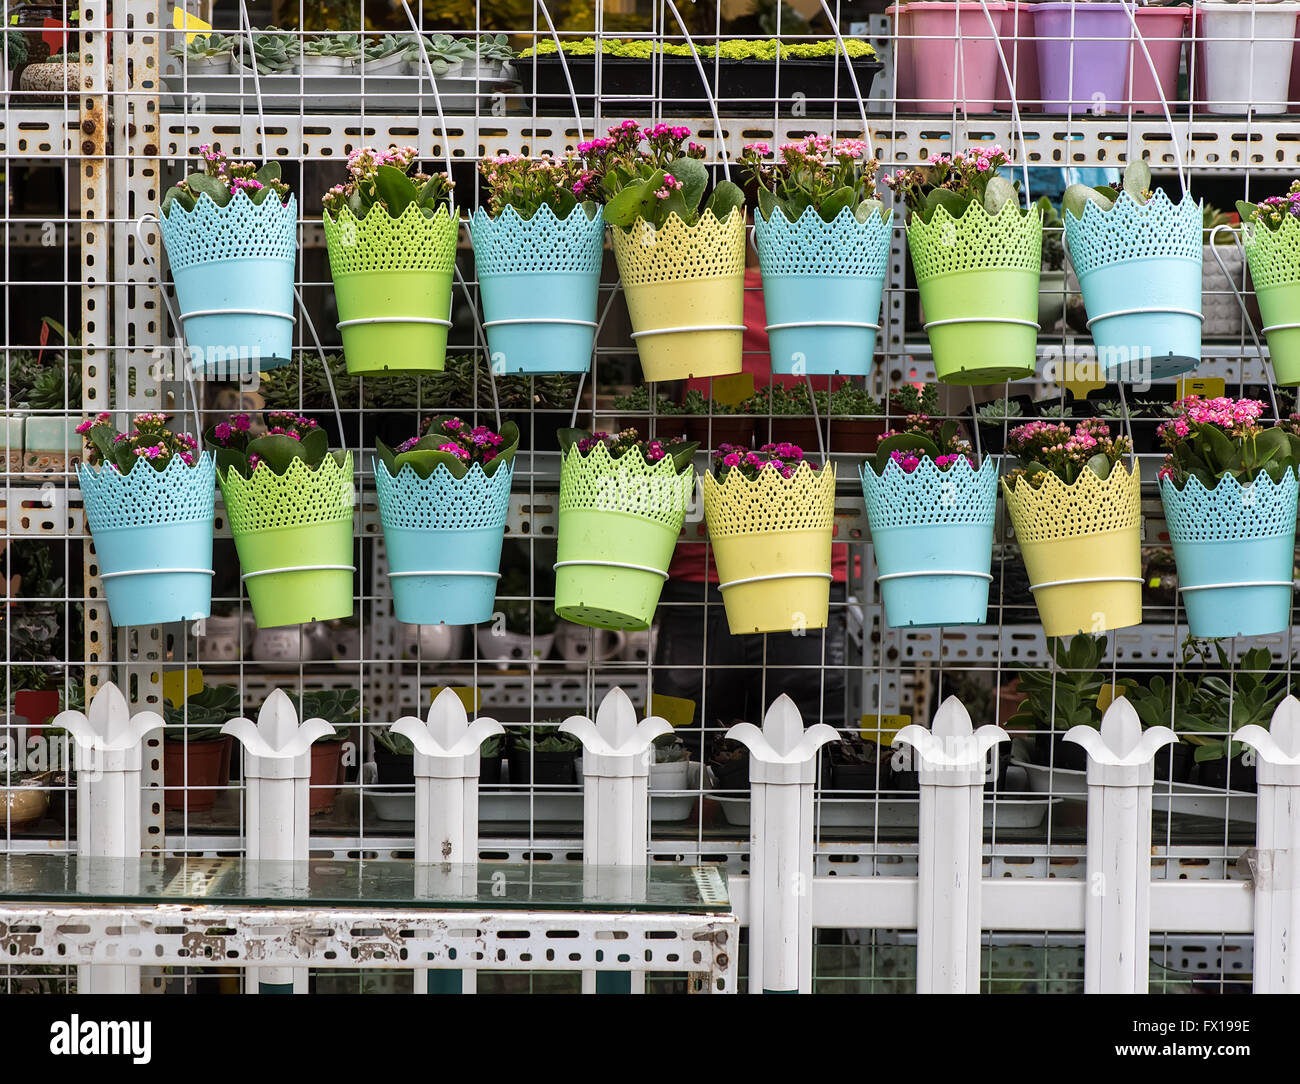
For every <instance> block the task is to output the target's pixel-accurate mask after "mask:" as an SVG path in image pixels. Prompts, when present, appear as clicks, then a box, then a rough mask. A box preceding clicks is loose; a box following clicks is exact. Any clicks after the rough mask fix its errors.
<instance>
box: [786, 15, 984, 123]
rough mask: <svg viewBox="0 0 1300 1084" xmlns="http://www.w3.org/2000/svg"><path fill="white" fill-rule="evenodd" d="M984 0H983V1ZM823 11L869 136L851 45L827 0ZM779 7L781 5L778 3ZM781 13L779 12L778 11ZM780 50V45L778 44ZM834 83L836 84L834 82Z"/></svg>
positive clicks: (865, 111)
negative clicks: (846, 39) (837, 46)
mask: <svg viewBox="0 0 1300 1084" xmlns="http://www.w3.org/2000/svg"><path fill="white" fill-rule="evenodd" d="M982 2H983V0H981V3H982ZM820 3H821V6H822V11H824V12H825V13H826V21H827V23H829V24H830V28H831V32H832V33H833V34H834V35H835V41H836V42H837V43H838V44H839V47H840V49H841V50H842V51H843V52H844V66H845V67H846V68H848V71H849V81H850V82H851V83H852V84H853V96H854V97H855V98H857V100H858V115H859V116H860V117H861V118H862V134H863V135H866V136H868V137H869V135H870V133H869V131H868V125H867V107H866V104H865V103H864V102H863V101H862V88H861V87H859V86H858V73H857V72H855V71H854V70H853V58H852V57H851V56H849V47H848V45H846V44H845V42H844V35H842V34H841V33H840V26H839V21H838V20H837V19H836V18H835V16H834V15H833V14H832V13H831V9H830V5H829V4H827V3H826V0H820ZM777 7H778V8H779V7H780V5H779V4H778V5H777ZM778 15H779V13H778ZM777 48H778V51H779V49H780V46H779V45H778V47H777ZM832 85H834V84H832Z"/></svg>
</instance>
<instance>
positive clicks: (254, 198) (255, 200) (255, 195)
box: [248, 188, 275, 207]
mask: <svg viewBox="0 0 1300 1084" xmlns="http://www.w3.org/2000/svg"><path fill="white" fill-rule="evenodd" d="M274 191H275V189H274V188H258V189H255V190H254V191H252V192H250V193H249V194H248V199H249V202H250V203H252V205H253V206H254V207H257V206H258V205H260V204H262V203H265V202H266V197H267V196H269V195H270V194H271V193H272V192H274Z"/></svg>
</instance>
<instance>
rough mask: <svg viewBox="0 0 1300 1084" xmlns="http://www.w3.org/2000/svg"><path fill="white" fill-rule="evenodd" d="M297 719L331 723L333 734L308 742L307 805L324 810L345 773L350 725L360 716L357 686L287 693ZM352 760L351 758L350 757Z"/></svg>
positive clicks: (331, 803)
mask: <svg viewBox="0 0 1300 1084" xmlns="http://www.w3.org/2000/svg"><path fill="white" fill-rule="evenodd" d="M289 699H290V700H291V701H292V702H293V706H294V710H295V711H297V713H298V718H299V719H303V720H306V719H324V720H325V721H326V722H327V723H329V724H330V725H331V726H333V727H334V733H333V734H327V735H326V736H325V737H323V738H320V739H318V740H317V741H315V742H313V743H312V747H311V780H310V786H311V791H310V795H309V797H308V801H307V805H308V808H309V810H310V812H312V813H324V812H326V811H327V810H330V809H332V808H333V807H334V800H335V799H336V798H337V797H338V793H339V789H338V785H339V784H340V783H342V782H343V778H344V774H345V766H346V765H345V761H346V757H345V753H346V752H347V750H348V749H349V748H351V749H352V750H354V751H355V749H356V744H355V741H354V739H353V735H352V729H351V728H352V725H353V724H355V723H356V722H357V720H358V719H359V718H360V716H361V713H360V711H359V710H358V705H359V704H360V702H361V693H360V691H359V690H357V689H309V690H307V691H305V692H304V693H303V694H302V697H301V698H299V697H297V696H295V695H294V694H293V693H290V694H289ZM353 763H355V761H353Z"/></svg>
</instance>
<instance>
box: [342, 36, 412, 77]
mask: <svg viewBox="0 0 1300 1084" xmlns="http://www.w3.org/2000/svg"><path fill="white" fill-rule="evenodd" d="M411 39H412V35H410V34H381V35H379V36H377V37H370V38H367V39H366V40H365V41H364V43H363V44H362V47H361V55H360V56H359V57H358V58H357V60H356V70H357V71H358V72H359V73H360V74H361V77H362V78H363V79H371V78H379V77H381V76H383V77H385V78H387V77H391V76H395V75H402V74H404V73H405V71H406V65H407V59H406V52H407V50H408V49H409V48H410V47H411V44H412V40H411Z"/></svg>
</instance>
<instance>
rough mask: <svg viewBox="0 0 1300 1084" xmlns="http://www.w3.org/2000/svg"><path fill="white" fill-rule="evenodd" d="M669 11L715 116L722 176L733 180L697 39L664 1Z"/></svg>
mask: <svg viewBox="0 0 1300 1084" xmlns="http://www.w3.org/2000/svg"><path fill="white" fill-rule="evenodd" d="M664 3H666V4H667V5H668V9H669V10H670V11H671V12H672V13H673V18H674V19H676V20H677V25H678V26H680V27H681V28H682V35H683V36H684V37H685V38H686V44H687V45H689V46H690V47H691V59H692V60H694V61H695V70H696V71H698V72H699V73H700V82H701V83H703V84H704V97H705V98H706V99H707V100H708V103H709V112H710V113H712V114H713V128H714V132H715V138H716V139H717V141H718V148H719V149H720V150H721V151H722V175H723V176H724V177H726V178H727V180H731V166H730V165H729V164H728V159H729V158H730V155H729V154H728V153H727V139H726V135H725V134H724V133H723V131H722V120H721V118H720V117H719V116H718V100H717V98H715V97H714V95H713V89H712V88H711V87H710V86H709V78H708V76H707V75H705V74H704V65H703V64H702V63H700V52H699V50H698V49H696V48H695V39H694V38H692V37H691V32H690V31H689V30H687V29H686V23H685V21H684V20H683V19H682V16H681V12H679V11H678V10H677V5H676V4H674V3H673V0H664Z"/></svg>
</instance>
